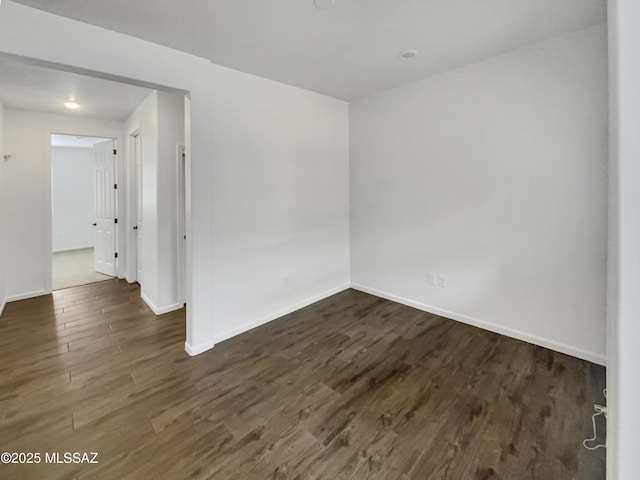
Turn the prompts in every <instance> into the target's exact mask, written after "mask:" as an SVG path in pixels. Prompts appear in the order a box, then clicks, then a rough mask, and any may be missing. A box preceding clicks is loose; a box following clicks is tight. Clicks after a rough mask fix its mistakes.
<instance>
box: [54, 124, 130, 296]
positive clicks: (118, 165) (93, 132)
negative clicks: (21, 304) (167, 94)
mask: <svg viewBox="0 0 640 480" xmlns="http://www.w3.org/2000/svg"><path fill="white" fill-rule="evenodd" d="M87 123H91V122H90V121H89V122H87ZM54 134H58V135H72V136H73V135H75V136H81V137H102V138H104V139H105V140H106V139H113V141H114V142H115V148H116V152H117V153H116V158H115V178H116V183H117V184H118V186H120V185H122V184H123V180H124V179H123V177H122V170H123V169H122V158H123V155H122V148H121V145H122V133H121V132H120V131H114V130H111V129H109V128H105V129H103V128H96V127H94V126H92V125H87V126H80V127H77V126H76V127H72V128H69V127H57V126H50V127H47V128H45V130H44V138H43V142H44V151H45V152H44V162H45V168H44V172H45V173H44V192H45V195H44V197H45V198H44V203H45V206H44V207H45V216H44V217H45V242H44V246H45V258H46V259H47V261H46V262H45V265H44V274H45V292H44V293H45V294H47V293H51V292H52V291H53V205H52V204H53V196H52V195H53V184H52V171H51V166H52V165H51V135H54ZM123 190H124V189H123V188H118V189H117V191H116V205H115V212H116V218H119V215H120V208H119V206H120V205H123V204H124V203H123V200H124V199H123ZM114 227H115V242H116V245H115V248H116V252H118V258H117V259H116V269H115V273H116V277H117V278H122V271H123V269H122V265H123V264H124V262H123V261H122V254H121V253H120V251H119V250H120V248H119V247H120V245H122V244H123V243H122V239H121V238H120V235H121V230H122V229H120V228H119V227H120V224H119V223H117V224H116V225H114ZM122 253H125V252H122Z"/></svg>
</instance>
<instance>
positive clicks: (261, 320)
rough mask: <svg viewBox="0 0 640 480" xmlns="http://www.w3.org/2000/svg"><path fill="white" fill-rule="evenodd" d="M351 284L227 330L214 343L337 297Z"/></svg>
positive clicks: (218, 335) (342, 285)
mask: <svg viewBox="0 0 640 480" xmlns="http://www.w3.org/2000/svg"><path fill="white" fill-rule="evenodd" d="M350 286H351V284H350V283H348V282H347V283H343V284H340V285H338V286H336V287H334V288H331V289H329V290H325V291H324V292H321V293H318V294H316V295H312V296H310V297H307V298H306V299H304V300H301V301H298V302H295V303H292V304H290V305H289V306H287V307H283V308H281V309H278V310H276V311H275V312H271V313H269V314H267V315H263V316H261V317H259V318H256V319H254V320H250V321H248V322H245V323H243V324H241V325H238V326H236V327H233V328H231V329H228V330H225V331H223V332H221V333H218V334H215V333H214V336H213V343H220V342H223V341H224V340H228V339H229V338H232V337H235V336H236V335H240V334H242V333H245V332H248V331H249V330H252V329H254V328H256V327H259V326H260V325H264V324H265V323H269V322H271V321H273V320H276V319H278V318H280V317H283V316H284V315H288V314H290V313H293V312H295V311H297V310H300V309H301V308H304V307H308V306H309V305H311V304H313V303H316V302H319V301H320V300H324V299H325V298H328V297H330V296H332V295H335V294H337V293H340V292H343V291H344V290H348V289H349V288H350Z"/></svg>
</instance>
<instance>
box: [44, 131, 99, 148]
mask: <svg viewBox="0 0 640 480" xmlns="http://www.w3.org/2000/svg"><path fill="white" fill-rule="evenodd" d="M107 140H109V139H108V138H101V137H83V136H78V135H59V134H57V133H54V134H52V135H51V146H52V147H70V148H93V146H94V145H95V144H96V143H100V142H105V141H107Z"/></svg>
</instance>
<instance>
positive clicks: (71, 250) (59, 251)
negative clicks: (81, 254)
mask: <svg viewBox="0 0 640 480" xmlns="http://www.w3.org/2000/svg"><path fill="white" fill-rule="evenodd" d="M88 248H95V247H94V246H93V245H89V246H87V247H71V248H63V249H62V250H54V251H53V253H64V252H73V251H74V250H86V249H88Z"/></svg>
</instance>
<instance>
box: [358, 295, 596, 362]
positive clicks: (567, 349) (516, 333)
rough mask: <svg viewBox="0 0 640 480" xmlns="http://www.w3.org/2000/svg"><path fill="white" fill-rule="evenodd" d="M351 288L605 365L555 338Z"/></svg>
mask: <svg viewBox="0 0 640 480" xmlns="http://www.w3.org/2000/svg"><path fill="white" fill-rule="evenodd" d="M351 288H353V289H354V290H358V291H361V292H364V293H369V294H371V295H375V296H376V297H381V298H386V299H387V300H391V301H392V302H397V303H401V304H403V305H407V306H409V307H413V308H417V309H418V310H422V311H425V312H429V313H433V314H435V315H440V316H441V317H445V318H449V319H452V320H457V321H459V322H462V323H466V324H468V325H473V326H474V327H478V328H482V329H484V330H489V331H490V332H494V333H499V334H500V335H505V336H507V337H511V338H515V339H517V340H522V341H524V342H527V343H532V344H533V345H538V346H540V347H544V348H548V349H550V350H554V351H556V352H560V353H564V354H566V355H570V356H572V357H577V358H581V359H582V360H587V361H589V362H593V363H597V364H598V365H606V356H604V355H601V354H598V353H595V352H590V351H587V350H582V349H580V348H575V347H572V346H571V345H567V344H565V343H561V342H556V341H555V340H550V339H548V338H543V337H539V336H537V335H532V334H530V333H527V332H523V331H521V330H516V329H513V328H508V327H503V326H502V325H498V324H495V323H492V322H488V321H486V320H480V319H478V318H474V317H469V316H467V315H462V314H460V313H456V312H451V311H449V310H444V309H442V308H438V307H434V306H432V305H427V304H425V303H422V302H417V301H415V300H410V299H408V298H404V297H399V296H397V295H393V294H391V293H387V292H383V291H380V290H377V289H375V288H371V287H367V286H365V285H360V284H357V283H352V284H351Z"/></svg>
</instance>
